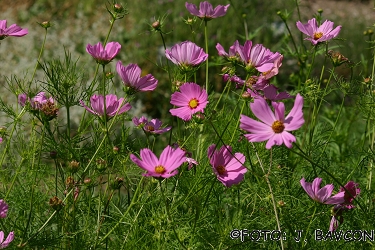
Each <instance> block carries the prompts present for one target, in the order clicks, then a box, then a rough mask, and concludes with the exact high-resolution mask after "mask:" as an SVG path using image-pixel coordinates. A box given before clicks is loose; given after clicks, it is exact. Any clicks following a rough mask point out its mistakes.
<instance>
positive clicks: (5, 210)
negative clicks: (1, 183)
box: [0, 200, 9, 218]
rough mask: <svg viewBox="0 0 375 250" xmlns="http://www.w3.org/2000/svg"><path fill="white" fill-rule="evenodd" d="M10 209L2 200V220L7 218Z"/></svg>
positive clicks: (0, 202) (0, 216) (0, 206)
mask: <svg viewBox="0 0 375 250" xmlns="http://www.w3.org/2000/svg"><path fill="white" fill-rule="evenodd" d="M8 208H9V206H8V204H6V203H5V201H4V200H0V218H5V217H7V213H8Z"/></svg>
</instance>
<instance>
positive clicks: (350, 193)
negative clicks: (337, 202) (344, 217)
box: [339, 181, 361, 209]
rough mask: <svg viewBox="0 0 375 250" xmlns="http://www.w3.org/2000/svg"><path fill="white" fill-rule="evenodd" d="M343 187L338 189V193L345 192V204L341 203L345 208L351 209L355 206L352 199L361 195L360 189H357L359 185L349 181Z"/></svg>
mask: <svg viewBox="0 0 375 250" xmlns="http://www.w3.org/2000/svg"><path fill="white" fill-rule="evenodd" d="M344 187H345V188H343V187H340V191H339V192H345V196H344V198H345V202H344V203H342V204H341V205H343V206H344V207H345V208H347V209H352V208H354V207H355V206H354V205H353V201H354V199H355V198H356V197H357V196H358V195H359V194H360V193H361V189H360V188H359V184H358V183H355V182H354V181H349V182H348V183H346V184H345V186H344ZM346 190H347V191H346Z"/></svg>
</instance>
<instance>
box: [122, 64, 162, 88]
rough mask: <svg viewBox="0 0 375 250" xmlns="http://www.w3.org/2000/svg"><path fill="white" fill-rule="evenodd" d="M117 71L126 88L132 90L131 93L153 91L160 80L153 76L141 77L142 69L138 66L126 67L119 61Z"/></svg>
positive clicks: (130, 65)
mask: <svg viewBox="0 0 375 250" xmlns="http://www.w3.org/2000/svg"><path fill="white" fill-rule="evenodd" d="M116 70H117V73H118V74H119V75H120V77H121V79H122V81H123V82H124V84H125V86H126V87H128V88H130V92H131V93H135V92H138V91H142V92H143V91H153V90H154V89H155V88H156V86H157V84H158V80H156V79H155V78H154V77H153V76H152V75H151V74H148V75H146V76H144V77H141V68H140V67H139V66H138V65H137V64H129V65H127V66H125V67H124V66H123V65H122V63H121V61H118V62H117V64H116Z"/></svg>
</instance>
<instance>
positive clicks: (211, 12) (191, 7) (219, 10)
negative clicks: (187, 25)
mask: <svg viewBox="0 0 375 250" xmlns="http://www.w3.org/2000/svg"><path fill="white" fill-rule="evenodd" d="M229 6H230V4H227V5H225V6H224V5H218V6H217V7H215V9H214V8H213V7H212V4H210V3H209V2H207V1H204V2H201V3H200V4H199V10H198V8H197V6H196V5H195V4H192V3H188V2H186V3H185V7H186V9H187V10H188V11H189V12H190V14H192V15H193V16H197V17H199V18H200V19H203V20H205V21H209V20H211V19H213V18H218V17H222V16H225V14H226V13H227V11H228V8H229Z"/></svg>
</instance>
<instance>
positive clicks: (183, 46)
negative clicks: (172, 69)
mask: <svg viewBox="0 0 375 250" xmlns="http://www.w3.org/2000/svg"><path fill="white" fill-rule="evenodd" d="M165 56H166V57H167V58H168V59H169V60H170V61H172V62H173V63H174V64H176V65H178V66H179V67H180V68H181V69H182V70H190V69H191V68H192V67H196V66H198V65H199V64H201V63H202V62H204V61H206V60H207V58H208V54H206V53H205V52H204V50H203V49H202V48H201V47H199V46H197V45H196V44H195V43H193V42H190V41H185V42H182V43H179V44H176V45H174V46H172V47H171V49H166V50H165Z"/></svg>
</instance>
